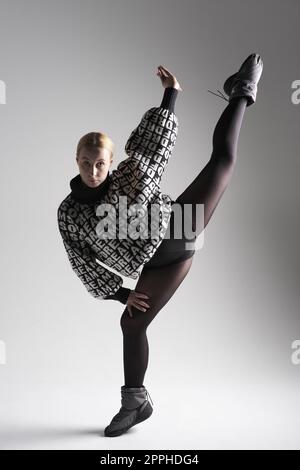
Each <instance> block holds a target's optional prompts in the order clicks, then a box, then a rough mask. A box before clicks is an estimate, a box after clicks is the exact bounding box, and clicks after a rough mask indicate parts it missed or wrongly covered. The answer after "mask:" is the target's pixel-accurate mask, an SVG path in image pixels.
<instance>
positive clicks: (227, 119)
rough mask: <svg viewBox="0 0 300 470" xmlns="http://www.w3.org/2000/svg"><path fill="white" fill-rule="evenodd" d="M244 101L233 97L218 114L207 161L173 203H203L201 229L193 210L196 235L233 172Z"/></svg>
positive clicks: (244, 106) (245, 99) (215, 205)
mask: <svg viewBox="0 0 300 470" xmlns="http://www.w3.org/2000/svg"><path fill="white" fill-rule="evenodd" d="M246 104H247V98H245V97H238V98H233V99H232V100H231V101H230V102H229V103H228V105H227V106H226V108H225V110H224V111H223V113H222V114H221V116H220V118H219V120H218V122H217V124H216V127H215V130H214V133H213V151H212V155H211V158H210V160H209V161H208V163H207V164H206V166H205V167H204V168H203V170H202V171H201V172H200V173H199V174H198V175H197V176H196V178H195V179H194V180H193V181H192V183H191V184H190V185H189V186H188V187H187V188H186V189H185V191H184V192H183V193H182V194H180V196H178V198H177V199H176V201H178V202H180V203H188V204H192V205H193V204H204V227H203V226H202V227H197V226H196V220H195V219H196V211H195V210H194V208H193V223H192V226H193V230H194V231H196V233H197V235H199V233H200V232H201V230H202V229H203V228H205V226H206V225H207V223H208V222H209V220H210V218H211V216H212V214H213V212H214V210H215V208H216V207H217V205H218V202H219V200H220V198H221V196H222V194H223V193H224V191H225V189H226V187H227V185H228V183H229V181H230V179H231V176H232V173H233V169H234V165H235V162H236V156H237V144H238V137H239V133H240V129H241V125H242V120H243V116H244V112H245V109H246Z"/></svg>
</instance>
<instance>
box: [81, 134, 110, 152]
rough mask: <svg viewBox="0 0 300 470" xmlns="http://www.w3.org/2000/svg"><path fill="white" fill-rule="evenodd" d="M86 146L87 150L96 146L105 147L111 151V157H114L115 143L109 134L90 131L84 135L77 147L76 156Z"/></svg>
mask: <svg viewBox="0 0 300 470" xmlns="http://www.w3.org/2000/svg"><path fill="white" fill-rule="evenodd" d="M82 148H86V149H87V150H94V149H95V148H105V149H107V150H109V152H110V158H113V154H114V149H115V145H114V143H113V141H112V140H111V139H110V137H108V135H107V134H104V133H102V132H88V134H85V135H83V136H82V137H81V138H80V140H79V142H78V144H77V149H76V156H77V157H78V156H79V153H80V150H81V149H82Z"/></svg>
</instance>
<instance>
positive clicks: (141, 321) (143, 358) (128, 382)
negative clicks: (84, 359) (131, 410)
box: [120, 257, 193, 387]
mask: <svg viewBox="0 0 300 470" xmlns="http://www.w3.org/2000/svg"><path fill="white" fill-rule="evenodd" d="M192 260H193V257H191V258H188V259H187V260H184V261H181V262H180V263H176V264H173V265H170V266H164V267H159V268H148V269H147V268H146V266H147V265H145V267H144V269H143V270H142V272H141V275H140V277H139V280H138V282H137V284H136V287H135V290H136V291H137V292H142V293H143V294H147V295H148V296H149V297H150V299H149V305H150V308H148V309H147V310H146V312H142V311H141V310H138V309H137V308H132V313H133V317H132V318H131V317H130V316H129V313H128V310H127V307H126V308H125V310H124V311H123V314H122V316H121V319H120V325H121V328H122V332H123V360H124V377H125V386H126V387H141V386H142V385H143V381H144V376H145V372H146V369H147V366H148V357H149V346H148V339H147V334H146V330H147V328H148V326H149V324H150V323H151V322H152V320H153V319H154V317H155V316H156V315H157V313H158V312H159V311H160V310H161V309H162V308H163V307H164V306H165V305H166V303H167V302H168V301H169V300H170V298H171V297H172V296H173V294H174V292H175V291H176V290H177V289H178V287H179V286H180V284H181V283H182V281H183V280H184V278H185V276H186V275H187V273H188V271H189V269H190V267H191V265H192Z"/></svg>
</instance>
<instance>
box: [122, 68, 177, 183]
mask: <svg viewBox="0 0 300 470" xmlns="http://www.w3.org/2000/svg"><path fill="white" fill-rule="evenodd" d="M158 70H159V71H158V73H157V75H159V77H160V79H161V81H162V84H163V86H164V88H165V91H164V96H163V99H162V101H161V104H160V106H159V107H152V108H150V109H149V110H148V111H146V113H144V115H143V116H142V118H141V121H140V122H139V124H138V126H137V127H136V128H135V129H134V130H133V131H132V132H131V134H130V136H129V138H128V140H127V142H126V144H125V152H126V153H127V155H128V156H129V158H127V159H125V160H123V161H122V162H120V163H119V165H118V166H117V169H116V170H114V172H115V176H117V177H119V178H122V179H123V181H124V179H126V180H127V182H128V191H130V188H131V185H132V183H133V182H134V181H137V182H139V181H141V180H142V181H144V182H145V186H148V187H150V185H152V186H153V185H154V186H158V185H159V184H160V180H161V177H162V174H163V172H164V169H165V167H166V165H167V163H168V161H169V158H170V156H171V154H172V151H173V148H174V146H175V143H176V138H177V134H178V118H177V116H176V115H175V113H174V108H175V101H176V98H177V94H178V90H182V88H181V87H180V85H179V83H178V81H177V79H176V77H174V75H172V74H171V73H170V72H169V71H167V69H166V68H164V67H162V66H160V67H159V68H158ZM123 187H126V185H124V184H123ZM152 189H153V188H152Z"/></svg>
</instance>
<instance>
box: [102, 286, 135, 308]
mask: <svg viewBox="0 0 300 470" xmlns="http://www.w3.org/2000/svg"><path fill="white" fill-rule="evenodd" d="M130 292H131V289H128V288H127V287H122V286H121V287H120V288H119V290H117V292H116V293H115V294H112V295H108V296H107V297H105V298H104V300H118V301H119V302H121V303H122V304H126V303H127V299H128V297H129V294H130Z"/></svg>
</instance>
